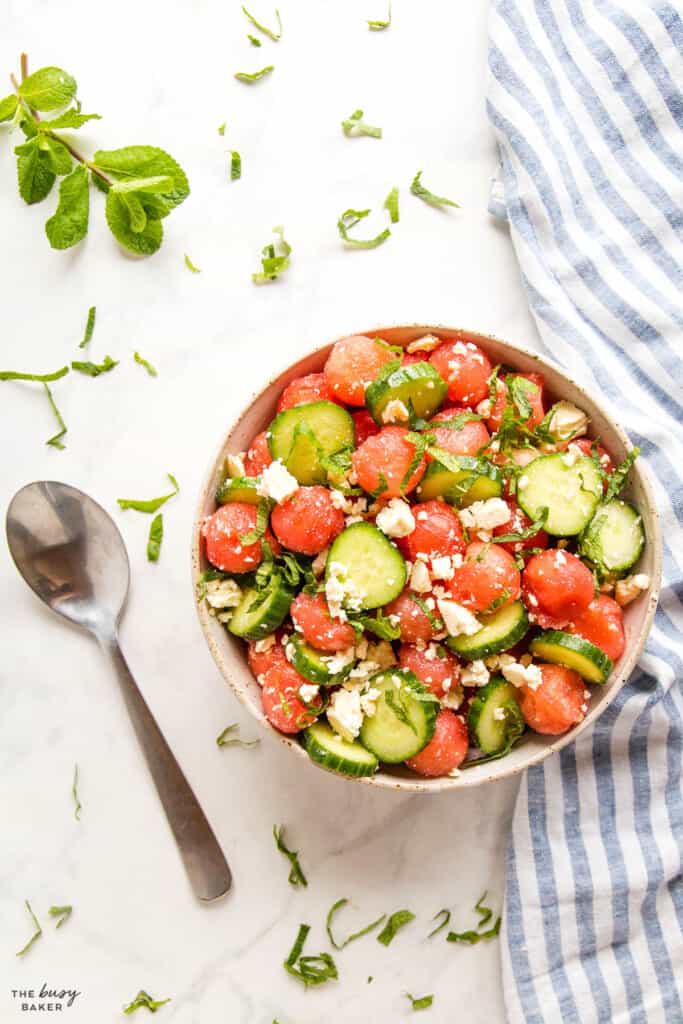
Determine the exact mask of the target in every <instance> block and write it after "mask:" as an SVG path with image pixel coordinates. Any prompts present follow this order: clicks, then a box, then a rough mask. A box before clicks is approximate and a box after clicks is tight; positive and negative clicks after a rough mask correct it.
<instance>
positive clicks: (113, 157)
mask: <svg viewBox="0 0 683 1024" xmlns="http://www.w3.org/2000/svg"><path fill="white" fill-rule="evenodd" d="M92 162H93V164H94V165H95V166H96V167H97V168H98V170H101V171H104V172H105V173H106V174H107V175H108V176H109V177H111V178H115V179H116V181H129V180H130V179H131V178H154V177H157V176H164V177H165V176H168V177H170V178H171V179H172V182H173V184H172V187H171V189H170V190H169V191H168V192H165V193H164V202H165V203H166V204H167V205H168V207H169V209H173V207H175V206H179V205H180V203H182V202H183V201H184V200H185V199H187V197H188V196H189V194H190V186H189V184H188V180H187V176H186V174H185V172H184V171H183V169H182V167H181V166H180V164H178V163H177V162H176V161H175V160H174V159H173V157H172V156H170V155H169V154H168V153H166V152H165V151H164V150H163V149H157V148H156V146H124V147H123V149H109V150H106V149H98V150H97V152H96V153H95V155H94V156H93V158H92Z"/></svg>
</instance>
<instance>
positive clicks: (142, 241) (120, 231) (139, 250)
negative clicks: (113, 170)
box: [105, 189, 164, 256]
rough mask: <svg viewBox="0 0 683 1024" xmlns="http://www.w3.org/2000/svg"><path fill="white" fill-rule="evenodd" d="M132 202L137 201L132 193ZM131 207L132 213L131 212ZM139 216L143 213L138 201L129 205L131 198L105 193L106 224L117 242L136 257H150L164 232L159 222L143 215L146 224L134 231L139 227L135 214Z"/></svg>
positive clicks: (111, 192)
mask: <svg viewBox="0 0 683 1024" xmlns="http://www.w3.org/2000/svg"><path fill="white" fill-rule="evenodd" d="M132 198H133V200H135V199H137V197H136V196H135V193H132ZM131 207H133V211H131ZM135 211H137V214H138V215H139V213H140V211H142V212H143V214H144V210H143V208H142V205H141V204H140V200H139V199H137V204H136V203H135V202H133V203H131V196H125V198H124V196H122V195H119V194H118V193H117V192H114V191H112V190H111V189H110V190H109V192H108V193H107V202H106V206H105V214H106V218H107V224H108V225H109V230H110V231H111V233H112V235H113V236H114V238H115V239H116V240H117V242H120V243H121V245H122V246H123V247H124V248H125V249H128V250H129V251H130V252H134V253H136V254H137V255H138V256H151V255H152V254H153V253H155V252H156V251H157V249H158V248H159V246H160V245H161V240H162V238H163V236H164V231H163V228H162V226H161V221H159V220H147V218H146V214H145V220H146V223H145V225H144V227H143V228H141V229H140V230H137V231H136V230H135V228H136V226H138V225H139V217H136V213H135ZM131 218H132V219H131Z"/></svg>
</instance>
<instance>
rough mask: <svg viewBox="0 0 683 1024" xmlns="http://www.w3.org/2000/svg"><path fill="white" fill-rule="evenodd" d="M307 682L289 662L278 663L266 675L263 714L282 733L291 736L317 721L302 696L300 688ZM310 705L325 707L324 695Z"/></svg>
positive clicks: (263, 690) (267, 670)
mask: <svg viewBox="0 0 683 1024" xmlns="http://www.w3.org/2000/svg"><path fill="white" fill-rule="evenodd" d="M307 682H308V679H306V678H305V677H304V676H302V675H300V674H299V673H298V672H297V670H296V669H295V668H294V666H293V665H290V664H289V662H288V661H286V660H285V661H284V662H281V661H277V662H275V664H273V665H271V667H270V668H268V669H266V671H265V672H264V674H263V688H262V690H261V703H262V705H263V713H264V715H265V716H266V718H267V719H268V721H269V722H270V724H271V725H272V726H274V727H275V728H276V729H278V730H279V732H284V733H288V734H290V735H291V734H294V733H296V732H299V730H300V729H306V728H307V727H308V726H309V725H313V722H315V719H316V715H315V712H314V711H311V710H310V709H309V708H307V707H306V705H305V704H304V702H303V701H302V700H301V697H300V696H299V688H300V687H301V686H302V685H303V684H304V683H307ZM310 703H312V704H313V705H314V706H315V707H316V708H319V707H321V705H322V701H321V699H320V696H319V695H318V696H317V697H315V698H314V700H313V701H311V702H310Z"/></svg>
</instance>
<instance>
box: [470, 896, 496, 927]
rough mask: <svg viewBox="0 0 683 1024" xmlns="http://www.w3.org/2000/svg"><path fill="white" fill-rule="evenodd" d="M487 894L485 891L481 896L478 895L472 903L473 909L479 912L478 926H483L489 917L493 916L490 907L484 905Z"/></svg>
mask: <svg viewBox="0 0 683 1024" xmlns="http://www.w3.org/2000/svg"><path fill="white" fill-rule="evenodd" d="M487 896H488V892H485V893H484V894H483V895H482V896H480V897H479V899H478V900H477V902H476V903H475V904H474V909H475V911H476V912H477V914H479V925H478V927H479V928H483V927H484V926H485V925H487V924H488V923H489V921H490V920H491V918H492V917H493V911H492V910H491V908H490V907H487V906H485V905H484V900H485V899H486V897H487Z"/></svg>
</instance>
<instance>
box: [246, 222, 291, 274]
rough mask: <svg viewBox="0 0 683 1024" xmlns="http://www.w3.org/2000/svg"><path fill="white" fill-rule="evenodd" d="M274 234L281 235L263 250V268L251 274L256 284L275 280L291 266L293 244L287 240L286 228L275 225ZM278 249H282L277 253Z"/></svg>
mask: <svg viewBox="0 0 683 1024" xmlns="http://www.w3.org/2000/svg"><path fill="white" fill-rule="evenodd" d="M273 234H275V235H279V239H278V241H277V242H275V244H274V245H273V244H272V243H271V244H270V245H266V246H264V247H263V249H262V250H261V267H262V269H261V270H260V271H259V272H257V273H256V274H252V275H251V279H252V281H253V282H254V284H266V283H267V282H268V281H275V280H277V278H278V277H279V276H280V274H282V273H283V271H285V270H287V268H288V267H289V263H290V260H289V257H290V254H291V251H292V247H291V245H290V244H289V243H288V242H286V241H285V236H284V228H283V227H282V226H278V227H274V228H273ZM276 249H279V250H280V251H279V252H278V253H276Z"/></svg>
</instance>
